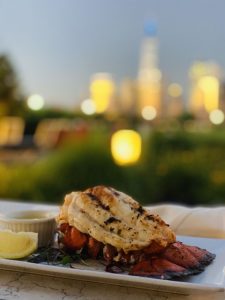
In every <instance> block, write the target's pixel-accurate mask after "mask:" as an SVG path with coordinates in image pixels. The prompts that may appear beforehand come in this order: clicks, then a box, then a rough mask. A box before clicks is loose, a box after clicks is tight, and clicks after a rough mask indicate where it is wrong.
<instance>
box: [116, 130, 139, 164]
mask: <svg viewBox="0 0 225 300" xmlns="http://www.w3.org/2000/svg"><path fill="white" fill-rule="evenodd" d="M141 144H142V141H141V136H140V134H139V133H138V132H136V131H134V130H118V131H116V132H115V133H114V134H113V135H112V138H111V152H112V156H113V158H114V160H115V162H116V163H117V164H118V165H129V164H133V163H136V162H137V161H138V160H139V158H140V156H141Z"/></svg>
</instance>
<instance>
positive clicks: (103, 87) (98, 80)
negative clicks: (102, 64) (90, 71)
mask: <svg viewBox="0 0 225 300" xmlns="http://www.w3.org/2000/svg"><path fill="white" fill-rule="evenodd" d="M90 92H91V98H92V100H93V101H94V103H95V107H96V112H97V113H103V112H104V111H105V110H106V109H107V108H108V106H109V103H110V100H111V98H112V95H113V92H114V83H113V81H112V80H111V79H110V77H109V76H108V75H107V74H97V75H96V76H95V77H94V78H93V80H92V82H91V85H90Z"/></svg>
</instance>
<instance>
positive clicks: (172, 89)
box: [168, 83, 183, 98]
mask: <svg viewBox="0 0 225 300" xmlns="http://www.w3.org/2000/svg"><path fill="white" fill-rule="evenodd" d="M182 93H183V90H182V87H181V85H180V84H178V83H171V84H170V85H169V86H168V94H169V96H170V97H173V98H178V97H180V96H181V95H182Z"/></svg>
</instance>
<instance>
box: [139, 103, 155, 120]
mask: <svg viewBox="0 0 225 300" xmlns="http://www.w3.org/2000/svg"><path fill="white" fill-rule="evenodd" d="M141 115H142V117H143V119H145V120H148V121H151V120H154V119H155V117H156V116H157V111H156V109H155V107H153V106H150V105H148V106H145V107H144V108H143V109H142V112H141Z"/></svg>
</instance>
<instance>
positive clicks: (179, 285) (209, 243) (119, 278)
mask: <svg viewBox="0 0 225 300" xmlns="http://www.w3.org/2000/svg"><path fill="white" fill-rule="evenodd" d="M177 240H179V241H182V242H184V243H186V244H189V245H194V246H199V247H201V248H204V249H207V250H208V251H210V252H212V253H215V254H216V258H215V260H214V261H213V263H212V264H211V265H209V266H208V267H206V269H205V271H204V272H203V273H201V274H199V275H194V276H190V277H187V278H186V279H184V280H182V281H169V280H160V279H152V278H145V277H138V276H129V275H124V274H112V273H107V272H105V271H104V270H103V269H102V268H101V267H100V266H99V265H98V264H96V265H91V266H86V265H83V264H82V265H81V264H80V265H79V264H77V268H76V269H72V268H69V267H60V266H52V265H43V264H34V263H28V262H26V261H18V260H6V259H0V269H2V270H12V271H21V272H25V273H32V274H41V275H48V276H54V277H61V278H73V279H77V280H84V281H92V282H102V283H107V284H115V285H120V286H132V287H137V288H145V289H151V290H160V291H163V292H170V293H171V292H172V293H179V294H186V295H190V294H200V293H215V292H224V291H225V240H222V239H205V238H196V237H184V236H180V237H178V238H177Z"/></svg>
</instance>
